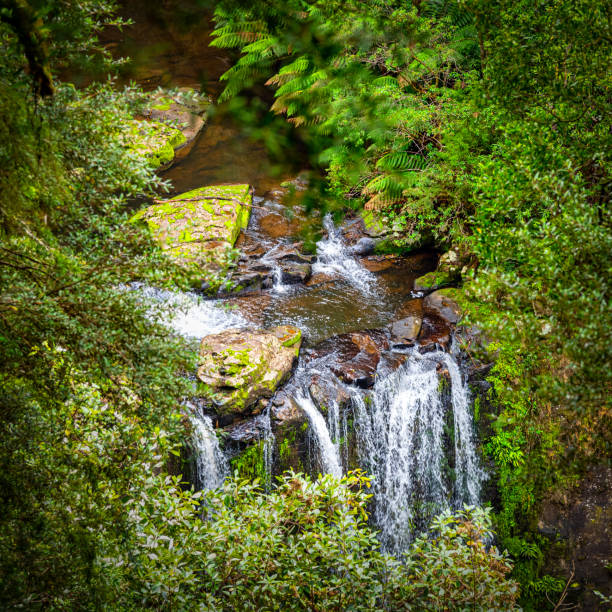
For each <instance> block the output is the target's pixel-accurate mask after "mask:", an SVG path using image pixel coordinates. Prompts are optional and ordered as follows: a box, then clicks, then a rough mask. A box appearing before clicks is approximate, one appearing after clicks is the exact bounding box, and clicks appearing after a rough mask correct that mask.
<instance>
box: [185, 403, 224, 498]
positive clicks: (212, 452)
mask: <svg viewBox="0 0 612 612" xmlns="http://www.w3.org/2000/svg"><path fill="white" fill-rule="evenodd" d="M191 424H192V427H193V436H192V444H193V448H194V456H195V462H194V463H195V472H196V474H195V476H196V484H197V486H198V488H199V489H214V488H216V487H220V486H221V485H222V484H223V481H224V480H225V478H226V476H227V475H228V474H229V466H228V464H227V460H226V459H225V456H224V455H223V453H222V452H221V449H220V448H219V440H218V438H217V435H216V434H215V430H214V428H213V425H212V421H211V420H210V417H208V416H206V415H205V414H204V413H203V412H202V411H201V410H199V409H194V410H193V411H192V416H191Z"/></svg>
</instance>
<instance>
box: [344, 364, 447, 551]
mask: <svg viewBox="0 0 612 612" xmlns="http://www.w3.org/2000/svg"><path fill="white" fill-rule="evenodd" d="M368 403H369V405H368ZM354 406H355V421H356V426H357V436H358V444H359V446H358V452H359V455H360V460H361V462H362V463H363V465H364V467H365V468H366V470H367V471H369V472H370V474H371V475H372V477H373V482H372V487H373V494H374V521H375V523H376V525H377V527H378V528H379V529H380V530H381V542H382V544H383V546H384V547H385V548H386V549H387V550H390V551H393V552H401V551H402V550H405V549H406V547H407V545H408V544H409V543H410V541H411V539H412V535H413V533H414V530H415V529H416V528H418V527H421V523H422V522H423V521H422V520H421V515H422V514H426V515H428V516H429V515H430V514H434V513H435V512H427V511H426V509H427V507H431V508H435V510H436V511H439V510H441V509H443V508H444V507H445V505H446V498H447V487H446V484H445V481H444V478H443V476H442V464H443V461H444V447H443V432H444V407H443V405H442V401H441V398H440V394H439V391H438V376H437V373H436V368H435V364H433V363H430V362H426V361H420V360H409V361H408V362H407V363H406V364H404V365H403V366H401V367H400V368H399V369H398V370H396V371H395V372H393V373H392V374H391V375H390V376H388V377H387V378H385V379H383V380H382V381H380V382H379V383H378V384H377V385H376V388H375V390H374V392H373V393H372V395H371V397H370V398H369V402H368V400H367V399H364V396H363V395H361V394H354ZM424 510H425V512H423V511H424Z"/></svg>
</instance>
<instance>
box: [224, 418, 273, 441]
mask: <svg viewBox="0 0 612 612" xmlns="http://www.w3.org/2000/svg"><path fill="white" fill-rule="evenodd" d="M225 433H226V435H227V439H226V445H228V444H229V445H231V446H232V447H234V448H236V449H240V450H242V449H244V448H246V447H247V446H250V445H251V444H254V443H255V442H258V441H259V440H262V439H263V438H265V435H266V424H265V421H264V417H263V415H259V416H256V417H254V418H252V419H248V420H247V421H240V422H239V423H234V424H232V425H230V426H228V427H226V428H225Z"/></svg>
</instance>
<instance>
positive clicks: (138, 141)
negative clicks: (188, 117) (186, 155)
mask: <svg viewBox="0 0 612 612" xmlns="http://www.w3.org/2000/svg"><path fill="white" fill-rule="evenodd" d="M125 141H126V145H127V146H128V148H130V149H131V150H133V151H135V152H136V153H138V154H139V155H142V156H144V157H146V158H147V160H148V162H149V165H150V166H151V167H152V168H154V169H156V170H157V169H161V168H165V167H167V166H169V165H170V164H171V163H172V161H173V160H174V151H175V149H177V148H179V147H180V146H181V145H183V144H184V143H185V141H186V138H185V136H184V134H183V133H182V132H181V131H180V130H178V129H177V128H175V127H172V126H170V125H167V124H165V123H161V122H159V121H146V120H142V121H141V120H138V119H134V120H132V121H131V122H130V123H129V125H128V126H127V127H126V131H125Z"/></svg>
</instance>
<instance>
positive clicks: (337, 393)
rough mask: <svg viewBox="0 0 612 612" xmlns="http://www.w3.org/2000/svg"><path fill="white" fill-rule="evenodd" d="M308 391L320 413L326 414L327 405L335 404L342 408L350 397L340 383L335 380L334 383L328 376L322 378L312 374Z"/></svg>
mask: <svg viewBox="0 0 612 612" xmlns="http://www.w3.org/2000/svg"><path fill="white" fill-rule="evenodd" d="M308 391H309V392H310V396H311V397H312V400H313V402H314V403H315V405H316V407H317V408H318V409H319V412H321V414H327V411H328V409H329V406H330V405H332V404H337V405H338V406H339V407H341V408H342V409H344V407H346V405H347V404H348V402H349V401H350V397H349V395H348V393H347V392H346V390H345V389H344V388H343V387H342V385H340V384H339V383H337V382H336V383H335V384H334V381H333V380H330V377H327V378H325V379H322V378H321V377H320V376H314V377H313V379H312V382H311V383H310V386H309V387H308Z"/></svg>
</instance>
